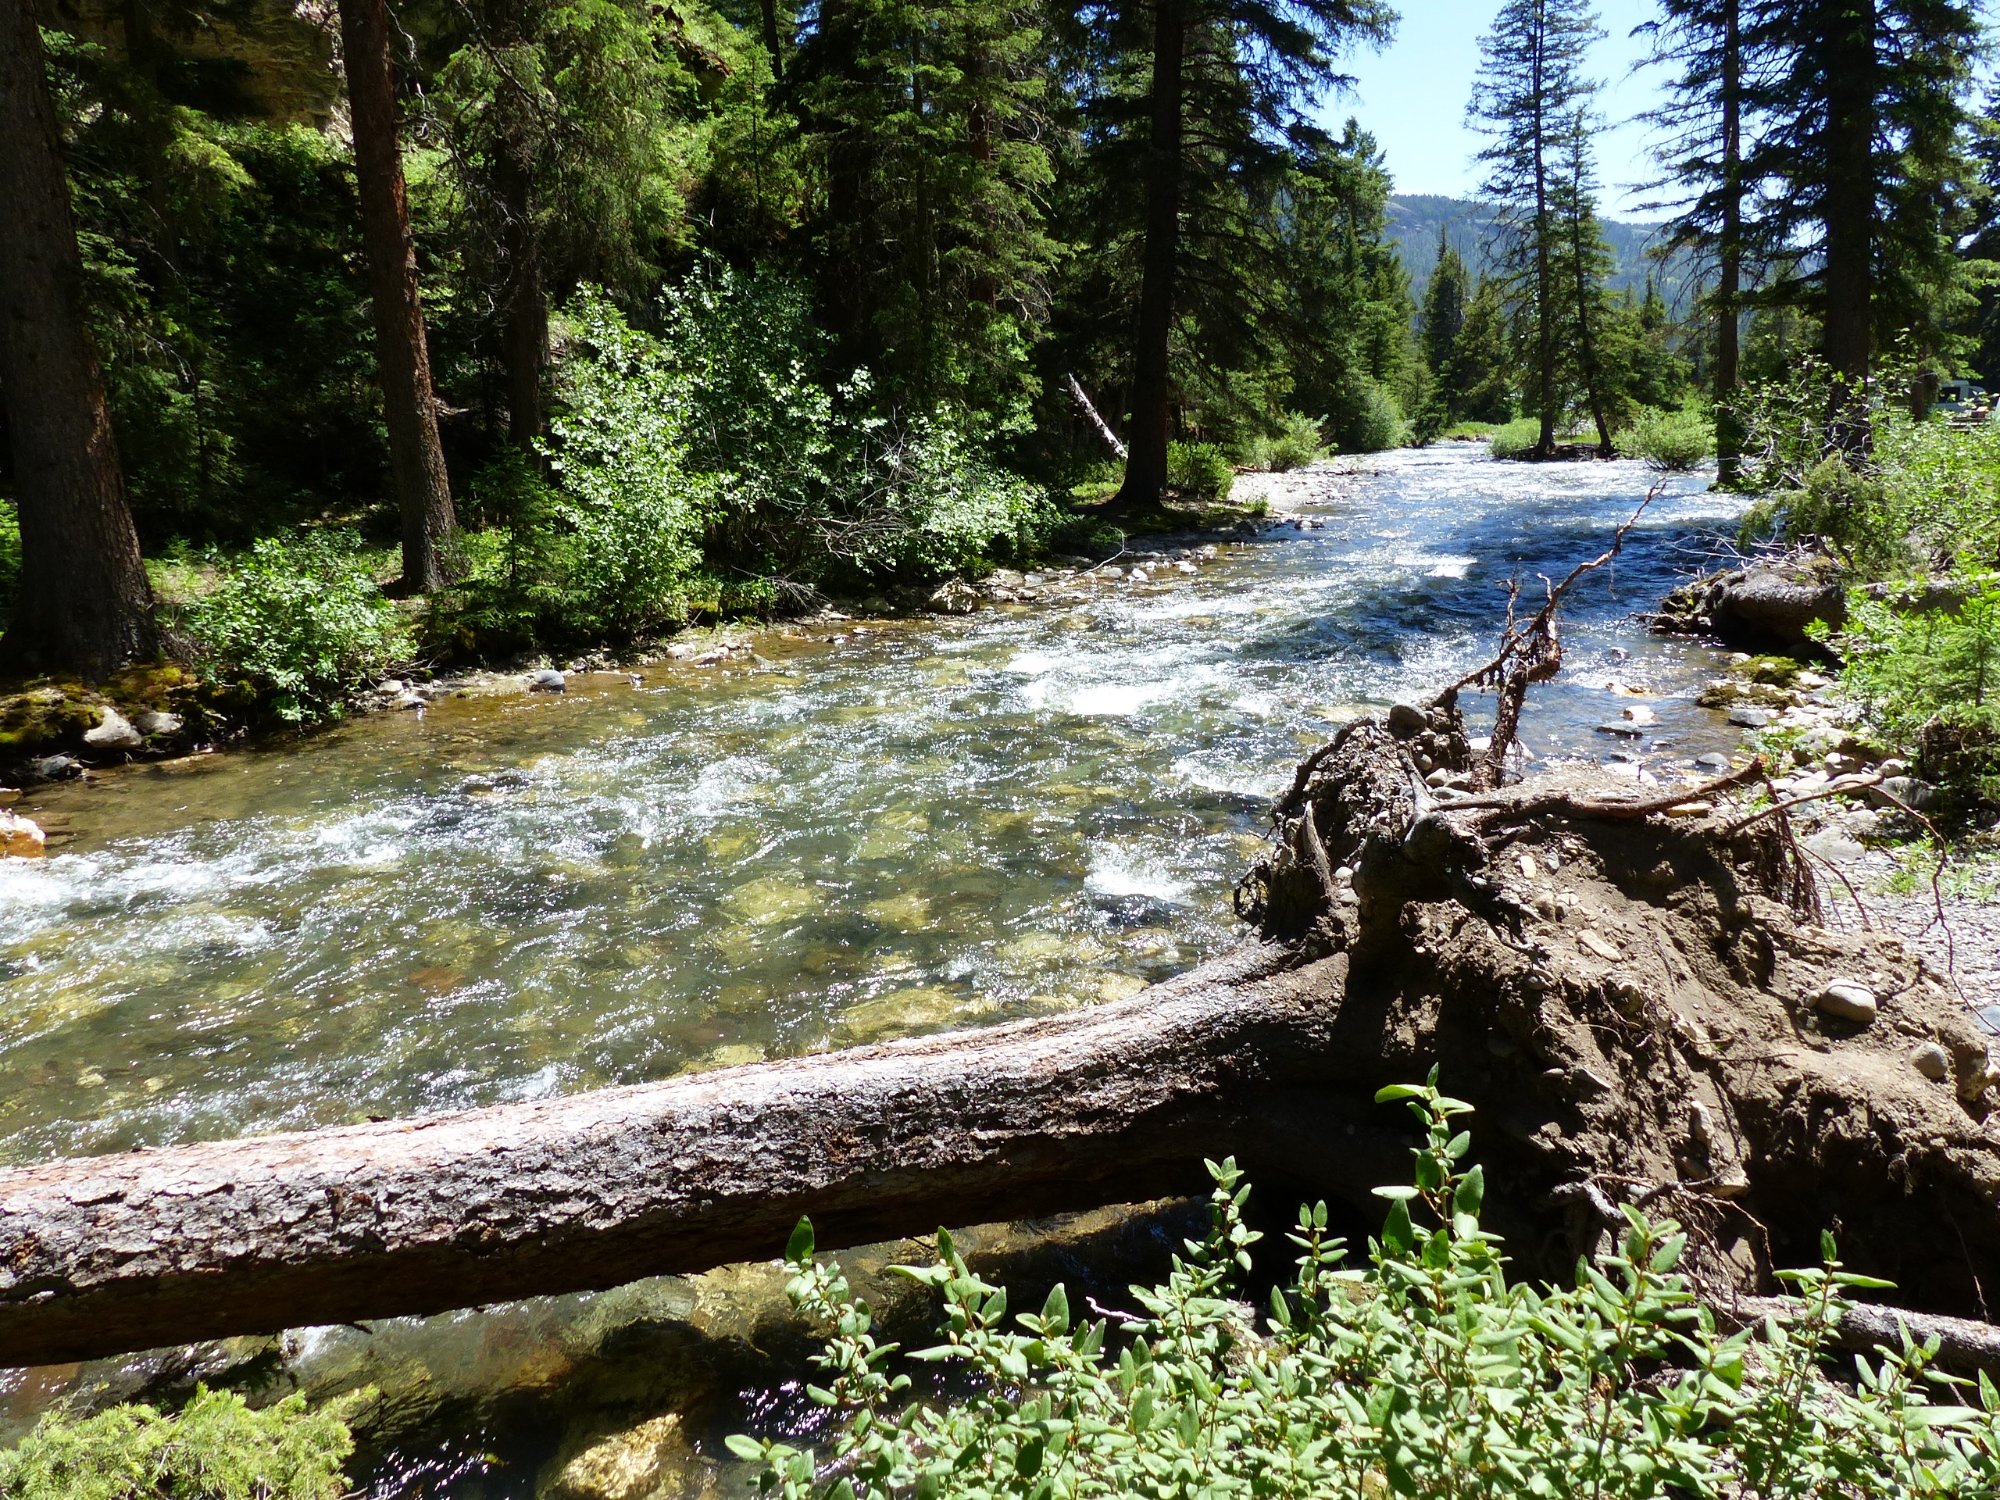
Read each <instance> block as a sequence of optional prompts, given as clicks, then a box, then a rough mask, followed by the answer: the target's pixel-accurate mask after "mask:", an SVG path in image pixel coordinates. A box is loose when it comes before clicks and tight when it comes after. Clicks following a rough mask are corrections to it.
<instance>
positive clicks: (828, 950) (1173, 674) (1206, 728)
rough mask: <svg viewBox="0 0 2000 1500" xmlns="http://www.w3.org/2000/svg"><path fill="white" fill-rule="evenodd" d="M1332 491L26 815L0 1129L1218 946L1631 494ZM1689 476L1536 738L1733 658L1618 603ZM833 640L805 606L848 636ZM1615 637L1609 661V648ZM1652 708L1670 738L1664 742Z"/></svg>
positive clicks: (1579, 748)
mask: <svg viewBox="0 0 2000 1500" xmlns="http://www.w3.org/2000/svg"><path fill="white" fill-rule="evenodd" d="M1370 467H1371V472H1368V473H1360V474H1355V475H1350V476H1341V475H1329V476H1327V478H1326V479H1325V481H1324V482H1323V483H1316V484H1315V485H1314V488H1313V490H1312V498H1311V500H1310V503H1309V508H1308V510H1307V512H1306V513H1307V514H1309V515H1311V516H1313V517H1316V518H1318V519H1320V520H1321V521H1322V522H1323V528H1322V529H1320V530H1317V531H1303V532H1301V531H1297V530H1294V529H1291V528H1283V529H1279V530H1277V531H1274V532H1272V533H1270V534H1267V535H1266V536H1264V537H1262V538H1260V539H1258V540H1255V541H1252V542H1249V543H1246V544H1244V545H1242V546H1235V547H1229V548H1225V549H1224V551H1223V555H1222V557H1221V558H1220V559H1218V560H1217V561H1216V562H1213V563H1211V564H1209V565H1207V566H1206V567H1205V568H1204V569H1203V570H1202V572H1201V573H1200V574H1199V575H1198V576H1196V577H1193V578H1183V577H1178V576H1171V575H1170V577H1169V578H1168V579H1167V580H1165V581H1158V582H1154V583H1148V584H1139V585H1132V584H1127V583H1123V582H1111V581H1097V582H1093V583H1090V584H1088V585H1079V586H1077V587H1076V588H1075V589H1074V591H1073V592H1072V593H1070V594H1067V595H1065V596H1063V597H1061V598H1059V599H1057V600H1055V601H1054V602H1050V603H1044V604H1042V605H1039V606H1035V607H1032V608H1027V609H1021V610H1009V611H987V612H983V613H981V614H978V615H975V616H972V617H970V618H968V619H963V620H952V621H937V622H914V623H912V622H900V623H888V624H883V625H878V626H870V627H864V628H859V629H856V628H855V627H824V628H814V629H800V630H798V631H796V632H794V633H793V635H792V636H791V637H790V638H781V637H771V636H767V637H760V638H759V640H758V647H757V649H758V651H759V652H760V653H761V655H762V656H763V658H765V660H764V661H762V662H760V663H759V664H758V665H756V666H755V667H753V668H750V669H748V670H743V669H737V670H733V671H725V670H720V669H713V668H710V669H698V668H694V667H691V666H686V665H682V664H675V663H663V664H661V665H660V666H659V667H656V668H654V669H651V670H650V671H649V672H648V673H647V674H646V677H647V680H646V683H645V685H644V686H643V687H641V688H638V689H633V688H632V687H630V686H629V685H627V684H626V683H625V681H624V679H623V678H622V677H621V676H617V675H612V676H606V677H601V678H587V679H578V680H577V681H576V682H575V683H574V684H573V691H572V692H571V693H570V694H569V695H568V696H567V697H564V698H548V697H532V698H531V697H527V696H522V697H510V698H500V699H470V700H458V701H449V702H445V703H441V704H439V705H437V706H436V707H435V708H434V709H433V710H432V711H431V712H430V713H429V715H428V716H427V717H425V718H423V719H421V720H420V719H417V718H416V717H414V716H412V715H397V716H393V717H387V716H385V717H379V718H374V719H370V720H366V721H363V722H360V723H356V724H353V725H351V726H348V727H346V728H343V729H341V730H339V731H337V732H335V733H331V734H326V735H322V736H318V737H315V738H312V739H309V740H306V741H303V742H301V743H298V744H295V745H292V746H289V747H286V748H284V749H281V750H276V751H266V752H258V753H247V754H233V755H227V756H220V757H215V758H212V759H208V760H204V761H200V762H195V763H190V764H187V765H184V766H179V767H173V768H154V769H143V770H135V771H133V772H131V773H128V774H124V775H120V776H117V777H112V778H107V779H106V780H105V781H103V782H100V783H99V784H97V785H95V786H92V787H87V788H75V787H71V788H63V789H60V790H57V791H53V792H51V793H50V794H48V795H47V796H45V797H43V798H42V799H41V800H40V801H39V802H37V803H35V804H34V805H32V806H29V807H27V808H24V810H25V811H29V812H30V813H35V812H45V813H52V814H57V815H67V816H68V818H69V819H70V821H71V826H72V828H73V829H74V831H75V835H76V836H75V838H74V840H73V841H72V842H71V843H69V844H68V845H67V846H66V847H65V848H64V849H63V850H62V852H60V853H58V854H56V855H55V856H53V857H51V858H50V859H48V860H46V861H42V862H34V863H30V862H26V861H5V862H0V1160H7V1161H27V1160H34V1159H38V1158H42V1157H47V1156H53V1155H58V1154H69V1153H78V1152H96V1151H107V1150H117V1149H122V1148H125V1147H128V1146H132V1145H140V1144H160V1143H166V1142H173V1141H185V1140H192V1139H198V1138H203V1137H215V1136H225V1135H232V1134H237V1133H241V1132H245V1131H253V1130H274V1129H297V1128H303V1127H308V1126H314V1125H323V1124H333V1123H340V1122H344V1121H348V1120H354V1119H360V1118H363V1117H365V1116H368V1115H399V1114H407V1113H412V1112H417V1111H423V1110H433V1109H440V1108H448V1107H452V1106H458V1105H466V1104H475V1103H486V1102H493V1101H498V1100H507V1099H518V1098H526V1097H531V1096H537V1095H545V1094H551V1093H559V1092H568V1091H574V1090H578V1089H584V1088H591V1087H597V1086H601V1085H606V1084H612V1083H625V1082H636V1081H640V1080H644V1079H650V1078H659V1077H663V1076H667V1075H670V1074H673V1073H675V1072H678V1071H682V1070H685V1069H689V1068H698V1067H713V1066H720V1065H724V1064H728V1063H734V1062H741V1061H748V1060H751V1059H753V1058H757V1057H762V1056H767V1055H781V1054H792V1053H799V1052H805V1051H810V1050H814V1049H818V1048H824V1047H829V1046H835V1045H840V1044H843V1043H848V1042H854V1041H861V1040H870V1039H876V1038H881V1037H886V1036H894V1035H902V1034H908V1033H913V1032H919V1031H926V1030H938V1029H943V1028H947V1027H951V1026H955V1025H962V1024H967V1023H970V1022H974V1021H981V1020H988V1019H997V1018H1001V1017H1005V1016H1015V1015H1026V1014H1033V1013H1038V1012H1044V1011H1048V1010H1052V1009H1059V1008H1064V1007H1068V1006H1072V1005H1075V1004H1078V1003H1081V1002H1084V1001H1088V1000H1091V999H1094V998H1097V997H1099V996H1110V995H1116V994H1121V993H1124V992H1126V991H1128V990H1129V989H1131V988H1135V987H1136V986H1137V985H1138V984H1139V983H1141V982H1144V981H1148V980H1152V979H1157V978H1160V977H1164V976H1165V975H1167V974H1169V973H1172V972H1175V971H1178V970H1180V969H1183V968H1185V967H1186V966H1188V965H1189V964H1190V963H1192V962H1194V961H1195V960H1197V959H1198V958H1200V957H1201V956H1203V955H1205V954H1207V953H1210V952H1213V951H1214V950H1216V949H1217V948H1219V947H1221V946H1223V945H1224V944H1226V943H1227V942H1229V941H1230V940H1231V938H1232V936H1233V935H1234V928H1233V923H1232V921H1231V918H1230V916H1229V909H1228V898H1229V891H1230V887H1231V886H1232V884H1233V883H1234V881H1235V879H1236V877H1237V875H1238V874H1239V873H1240V871H1241V869H1242V867H1243V865H1244V864H1245V863H1246V861H1247V859H1248V858H1249V857H1250V856H1251V855H1252V854H1253V853H1254V852H1255V850H1256V848H1257V847H1258V844H1259V835H1260V833H1261V831H1262V829H1263V827H1264V825H1265V813H1266V808H1267V807H1268V804H1269V801H1270V798H1271V797H1272V795H1273V794H1274V793H1275V792H1276V791H1277V790H1278V788H1279V787H1280V786H1281V785H1282V784H1283V782H1284V780H1285V779H1286V778H1287V777H1288V776H1289V774H1290V770H1291V767H1292V765H1293V764H1294V762H1295V761H1296V760H1297V758H1298V756H1299V755H1300V754H1301V753H1302V752H1303V751H1305V750H1306V749H1308V748H1310V747H1311V746H1312V745H1314V744H1317V743H1318V742H1319V741H1320V740H1322V739H1323V738H1325V736H1326V734H1327V733H1328V732H1329V730H1330V728H1331V727H1332V725H1333V724H1334V723H1335V722H1336V721H1337V720H1338V719H1340V718H1342V717H1345V716H1346V715H1348V714H1350V713H1352V712H1353V711H1354V710H1355V709H1356V708H1357V707H1358V706H1363V705H1369V704H1380V703H1383V702H1387V701H1390V700H1393V699H1394V698H1396V697H1399V696H1405V695H1414V694H1417V693H1427V692H1429V691H1433V690H1434V689H1435V687H1436V686H1437V685H1438V684H1439V683H1441V682H1443V681H1446V680H1449V679H1450V678H1451V677H1453V676H1455V675H1457V674H1458V673H1460V672H1462V671H1463V670H1465V669H1466V668H1467V667H1469V666H1471V665H1473V664H1475V663H1476V662H1478V661H1479V660H1481V659H1482V658H1484V657H1485V656H1486V655H1489V654H1490V652H1491V650H1492V648H1493V643H1494V640H1495V637H1496V635H1497V623H1498V620H1499V618H1500V615H1501V611H1502V610H1503V608H1504V601H1505V594H1504V589H1505V584H1506V581H1507V579H1508V578H1510V577H1513V576H1517V575H1518V576H1520V577H1522V578H1523V579H1524V580H1526V581H1527V583H1528V586H1529V587H1530V588H1531V589H1533V590H1535V591H1536V592H1537V593H1538V592H1539V587H1540V585H1539V583H1538V582H1536V581H1535V574H1536V573H1538V572H1541V573H1548V574H1550V575H1554V576H1560V575H1561V574H1562V573H1563V572H1566V571H1567V570H1568V569H1569V568H1570V567H1571V566H1573V565H1574V563H1576V562H1577V561H1580V560H1582V559H1583V558H1585V557H1588V556H1591V555H1594V554H1595V553H1597V552H1598V551H1600V550H1602V548H1603V546H1604V545H1605V543H1606V541H1607V540H1608V538H1609V535H1610V532H1611V530H1612V528H1613V527H1614V526H1615V525H1616V524H1617V523H1618V522H1619V521H1621V520H1623V519H1624V518H1625V517H1626V516H1627V515H1629V514H1630V513H1631V511H1632V509H1633V507H1634V506H1635V505H1636V504H1637V502H1638V500H1639V498H1640V497H1641V496H1643V495H1644V493H1645V491H1646V487H1647V483H1648V476H1647V475H1646V474H1645V473H1644V472H1643V471H1642V470H1641V469H1640V468H1639V467H1638V466H1636V465H1631V464H1623V463H1620V464H1573V465H1553V466H1535V467H1530V466H1524V465H1522V466H1515V465H1498V464H1493V463H1490V462H1488V461H1486V460H1485V459H1484V457H1483V451H1482V450H1478V449H1466V448H1461V447H1447V448H1439V449H1433V450H1428V451H1425V452H1421V453H1402V454H1394V455H1389V456H1386V457H1385V458H1383V459H1380V460H1377V461H1371V466H1370ZM1703 485H1704V481H1701V480H1698V479H1686V480H1680V481H1675V482H1674V483H1672V485H1671V486H1670V487H1669V489H1668V491H1667V492H1666V493H1665V494H1663V495H1662V496H1661V498H1660V499H1659V500H1657V501H1656V502H1655V504H1654V506H1653V508H1652V510H1651V511H1650V512H1649V513H1648V516H1647V519H1646V520H1645V522H1644V523H1642V528H1641V530H1640V531H1639V532H1638V533H1637V534H1636V535H1635V537H1634V539H1633V540H1632V542H1631V543H1629V544H1628V550H1627V552H1626V554H1625V555H1624V557H1623V558H1621V560H1620V561H1619V563H1618V565H1617V567H1616V568H1615V570H1612V571H1609V572H1607V573H1603V574H1599V575H1595V576H1593V577H1592V578H1590V579H1588V580H1586V582H1585V584H1584V585H1583V586H1582V587H1581V588H1580V589H1579V591H1578V593H1577V595H1576V596H1575V603H1574V605H1573V607H1572V609H1571V610H1570V612H1569V614H1568V617H1567V618H1568V621H1569V624H1568V636H1567V639H1568V645H1569V656H1568V665H1567V667H1566V670H1565V672H1564V674H1563V677H1562V678H1561V679H1560V680H1558V681H1557V682H1555V683H1552V684H1550V685H1549V686H1548V687H1547V688H1546V689H1543V690H1539V691H1538V694H1537V696H1536V697H1535V699H1534V700H1533V701H1532V703H1531V706H1530V711H1529V715H1528V719H1527V722H1526V725H1525V738H1526V741H1527V743H1528V744H1529V746H1530V747H1531V748H1532V749H1533V750H1534V751H1535V752H1536V753H1537V754H1542V755H1548V754H1563V753H1579V754H1586V755H1590V756H1593V757H1605V756H1608V755H1610V754H1611V753H1612V752H1613V751H1614V750H1618V749H1628V750H1629V749H1630V748H1632V747H1631V746H1630V745H1629V744H1628V742H1624V741H1613V740H1611V739H1609V738H1608V737H1606V736H1604V735H1601V734H1597V733H1595V732H1594V731H1593V726H1594V725H1596V724H1598V723H1600V722H1602V721H1604V720H1606V719H1612V718H1616V717H1617V714H1618V710H1619V709H1620V708H1621V707H1622V706H1624V704H1625V703H1627V702H1629V701H1630V700H1627V699H1619V698H1613V697H1611V696H1610V695H1609V694H1608V693H1607V691H1606V690H1605V679H1606V677H1607V676H1616V677H1618V678H1619V679H1621V680H1622V681H1625V682H1627V683H1630V684H1632V685H1635V686H1646V687H1650V688H1651V689H1653V690H1654V691H1656V692H1658V693H1660V694H1663V695H1667V696H1664V697H1662V698H1660V699H1657V700H1654V701H1652V702H1651V704H1650V706H1651V707H1652V708H1654V710H1655V711H1656V712H1657V713H1658V715H1659V723H1658V724H1657V725H1655V726H1651V727H1649V729H1648V731H1647V734H1648V739H1647V741H1645V742H1643V743H1642V744H1641V745H1640V746H1639V747H1638V748H1639V749H1640V750H1641V753H1643V754H1644V755H1645V756H1646V758H1647V759H1648V760H1650V761H1653V762H1655V763H1657V764H1659V765H1661V766H1662V767H1667V766H1673V765H1684V764H1685V763H1686V762H1687V761H1688V760H1689V759H1691V758H1692V757H1693V756H1694V755H1697V754H1700V753H1702V752H1704V751H1707V750H1713V749H1717V748H1722V747H1726V746H1727V745H1728V744H1730V743H1731V742H1732V741H1733V738H1734V735H1733V732H1731V731H1727V730H1726V729H1724V728H1723V727H1722V725H1721V724H1720V721H1719V719H1718V718H1717V717H1716V716H1715V715H1712V714H1709V713H1707V712H1705V711H1703V710H1700V709H1697V708H1695V707H1693V705H1692V704H1691V703H1689V702H1687V701H1685V697H1683V699H1681V700H1679V701H1677V700H1675V699H1674V698H1673V697H1672V696H1671V695H1673V694H1676V693H1680V694H1683V695H1686V694H1688V693H1690V692H1691V691H1692V690H1693V688H1694V686H1695V685H1696V684H1697V683H1698V682H1699V681H1700V680H1702V678H1703V677H1704V675H1705V672H1706V669H1708V668H1710V667H1711V666H1712V663H1713V660H1714V658H1713V655H1712V653H1709V652H1707V651H1705V650H1702V649H1701V648H1698V647H1693V646H1689V645H1687V644H1685V643H1680V642H1672V641H1662V640H1659V639H1655V638H1652V637H1649V636H1647V635H1646V634H1645V633H1644V631H1643V628H1642V627H1641V626H1639V625H1638V624H1637V623H1635V622H1634V620H1633V619H1632V618H1631V617H1632V615H1633V614H1634V612H1636V611H1641V610H1645V609H1647V608H1650V607H1651V606H1652V605H1653V604H1654V603H1656V602H1657V600H1658V598H1659V597H1660V595H1662V594H1663V593H1664V592H1665V591H1666V590H1667V588H1668V587H1670V586H1671V583H1672V582H1673V579H1674V576H1675V574H1676V572H1677V571H1679V570H1682V569H1684V568H1685V567H1686V566H1687V565H1688V564H1689V563H1690V561H1691V557H1690V555H1689V554H1690V552H1691V551H1694V550H1699V549H1700V548H1701V547H1702V546H1703V545H1704V542H1705V539H1706V538H1707V537H1709V536H1712V535H1713V533H1714V531H1715V529H1716V528H1717V527H1718V526H1721V525H1724V524H1726V523H1727V521H1728V519H1729V517H1730V515H1731V514H1732V511H1733V505H1732V502H1730V501H1729V500H1727V499H1723V498H1718V497H1713V496H1710V495H1707V494H1705V493H1703ZM836 630H845V631H847V632H849V635H848V638H847V639H845V640H843V641H840V642H838V643H830V642H829V641H828V640H827V639H826V638H827V637H828V636H830V635H832V634H834V633H835V632H836ZM1620 650H1622V651H1626V652H1630V653H1631V659H1630V660H1623V661H1621V660H1618V659H1617V657H1616V652H1617V651H1620ZM1655 742H1658V743H1657V746H1656V745H1655Z"/></svg>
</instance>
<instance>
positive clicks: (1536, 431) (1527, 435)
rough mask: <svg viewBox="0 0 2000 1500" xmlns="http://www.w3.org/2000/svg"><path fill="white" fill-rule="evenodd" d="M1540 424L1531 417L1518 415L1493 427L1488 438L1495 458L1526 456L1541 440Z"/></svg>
mask: <svg viewBox="0 0 2000 1500" xmlns="http://www.w3.org/2000/svg"><path fill="white" fill-rule="evenodd" d="M1541 437H1542V424H1541V423H1540V422H1539V421H1537V420H1536V419H1535V418H1533V417H1519V418H1516V419H1515V420H1514V421H1512V422H1508V423H1506V424H1505V425H1503V426H1500V427H1496V428H1494V429H1493V435H1492V437H1491V438H1490V439H1489V440H1488V441H1489V442H1490V443H1491V445H1492V449H1491V451H1492V454H1493V456H1494V457H1495V458H1526V457H1528V456H1529V455H1530V454H1531V453H1533V452H1534V451H1535V444H1536V443H1538V442H1540V441H1541Z"/></svg>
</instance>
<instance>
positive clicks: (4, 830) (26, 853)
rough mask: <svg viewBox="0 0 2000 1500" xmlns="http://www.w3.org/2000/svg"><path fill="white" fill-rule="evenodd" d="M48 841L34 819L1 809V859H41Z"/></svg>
mask: <svg viewBox="0 0 2000 1500" xmlns="http://www.w3.org/2000/svg"><path fill="white" fill-rule="evenodd" d="M48 852H49V849H48V839H47V837H46V836H45V835H44V834H43V833H42V830H41V826H40V825H39V824H37V823H36V822H35V821H34V819H32V818H24V817H22V816H21V815H20V814H19V813H13V812H9V811H7V810H6V809H5V808H0V859H40V858H41V857H42V856H43V855H45V854H47V853H48Z"/></svg>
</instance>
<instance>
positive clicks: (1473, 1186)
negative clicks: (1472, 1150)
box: [1451, 1167, 1486, 1218]
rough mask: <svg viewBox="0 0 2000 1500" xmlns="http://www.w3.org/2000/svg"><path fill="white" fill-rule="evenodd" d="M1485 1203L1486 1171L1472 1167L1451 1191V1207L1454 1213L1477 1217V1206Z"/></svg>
mask: <svg viewBox="0 0 2000 1500" xmlns="http://www.w3.org/2000/svg"><path fill="white" fill-rule="evenodd" d="M1485 1201H1486V1169H1485V1168H1484V1167H1474V1168H1473V1169H1472V1170H1471V1171H1470V1172H1467V1173H1466V1174H1465V1175H1464V1176H1463V1177H1461V1178H1459V1179H1458V1186H1457V1187H1456V1188H1454V1189H1453V1190H1452V1195H1451V1207H1452V1211H1453V1212H1454V1213H1461V1214H1469V1215H1471V1216H1472V1217H1473V1218H1477V1217H1478V1216H1479V1206H1480V1205H1481V1204H1482V1203H1484V1202H1485Z"/></svg>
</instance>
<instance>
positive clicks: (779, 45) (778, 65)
mask: <svg viewBox="0 0 2000 1500" xmlns="http://www.w3.org/2000/svg"><path fill="white" fill-rule="evenodd" d="M761 5H762V9H763V19H764V50H765V51H766V52H768V53H770V55H771V77H772V78H774V79H775V80H777V81H778V82H779V83H783V82H784V81H785V48H784V43H783V41H782V40H781V39H780V37H779V36H778V0H761Z"/></svg>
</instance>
